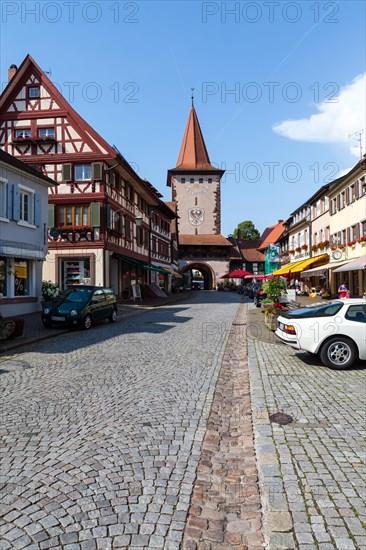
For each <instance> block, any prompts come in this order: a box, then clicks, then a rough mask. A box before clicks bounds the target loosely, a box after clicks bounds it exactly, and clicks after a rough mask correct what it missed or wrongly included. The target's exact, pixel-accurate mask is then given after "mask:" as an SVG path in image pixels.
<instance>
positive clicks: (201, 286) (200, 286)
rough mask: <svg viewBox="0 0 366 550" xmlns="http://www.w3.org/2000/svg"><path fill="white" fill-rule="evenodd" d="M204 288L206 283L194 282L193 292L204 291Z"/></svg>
mask: <svg viewBox="0 0 366 550" xmlns="http://www.w3.org/2000/svg"><path fill="white" fill-rule="evenodd" d="M204 286H205V283H204V281H192V284H191V290H203V289H204Z"/></svg>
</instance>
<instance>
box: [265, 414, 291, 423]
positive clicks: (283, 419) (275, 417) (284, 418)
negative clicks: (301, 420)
mask: <svg viewBox="0 0 366 550" xmlns="http://www.w3.org/2000/svg"><path fill="white" fill-rule="evenodd" d="M269 419H270V421H271V422H275V423H276V424H280V426H286V424H291V422H293V420H294V419H293V418H292V416H290V415H289V414H285V413H281V412H277V413H274V414H271V416H270V417H269Z"/></svg>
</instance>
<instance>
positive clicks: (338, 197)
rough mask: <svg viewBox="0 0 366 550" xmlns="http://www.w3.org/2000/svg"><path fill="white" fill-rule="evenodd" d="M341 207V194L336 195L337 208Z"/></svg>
mask: <svg viewBox="0 0 366 550" xmlns="http://www.w3.org/2000/svg"><path fill="white" fill-rule="evenodd" d="M340 208H341V196H340V195H337V209H338V210H340Z"/></svg>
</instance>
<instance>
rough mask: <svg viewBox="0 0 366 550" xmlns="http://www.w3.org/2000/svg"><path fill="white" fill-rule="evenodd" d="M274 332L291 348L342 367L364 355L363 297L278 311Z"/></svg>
mask: <svg viewBox="0 0 366 550" xmlns="http://www.w3.org/2000/svg"><path fill="white" fill-rule="evenodd" d="M276 335H277V336H278V337H279V338H280V339H281V340H282V342H284V343H285V344H288V345H289V346H291V347H292V348H294V349H298V350H304V351H308V352H309V353H314V354H319V356H320V359H321V360H322V362H323V363H324V365H326V366H327V367H330V368H332V369H344V368H347V367H351V366H352V365H353V363H354V362H355V361H356V360H357V359H363V360H365V359H366V300H365V299H362V298H348V299H345V300H332V301H330V302H326V303H324V302H322V303H317V304H314V305H310V306H307V307H303V308H299V309H293V310H291V311H286V312H283V313H281V315H280V316H279V317H278V328H277V330H276Z"/></svg>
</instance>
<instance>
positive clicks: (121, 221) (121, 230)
mask: <svg viewBox="0 0 366 550" xmlns="http://www.w3.org/2000/svg"><path fill="white" fill-rule="evenodd" d="M118 231H119V232H120V233H121V235H122V233H123V216H122V214H121V213H119V214H118Z"/></svg>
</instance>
